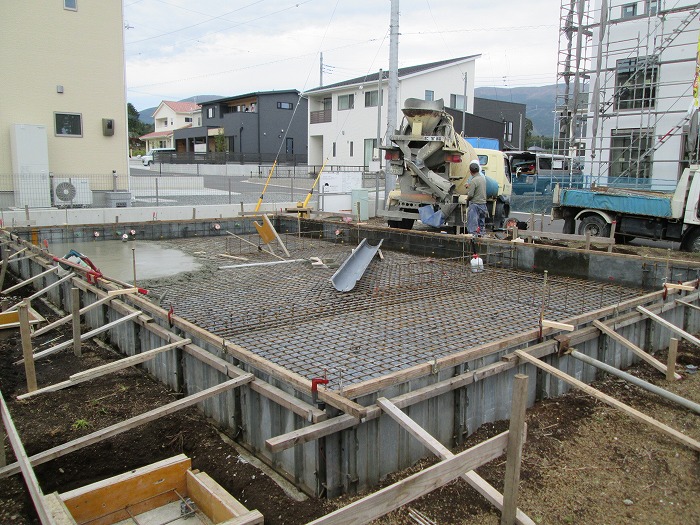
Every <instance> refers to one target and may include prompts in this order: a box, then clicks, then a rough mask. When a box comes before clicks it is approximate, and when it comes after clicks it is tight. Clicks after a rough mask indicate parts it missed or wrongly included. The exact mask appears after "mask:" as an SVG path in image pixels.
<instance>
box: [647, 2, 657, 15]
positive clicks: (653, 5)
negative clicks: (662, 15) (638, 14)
mask: <svg viewBox="0 0 700 525" xmlns="http://www.w3.org/2000/svg"><path fill="white" fill-rule="evenodd" d="M658 11H659V0H647V13H649V14H650V15H652V16H653V15H655V14H656V13H657V12H658Z"/></svg>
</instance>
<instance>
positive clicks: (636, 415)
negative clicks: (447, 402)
mask: <svg viewBox="0 0 700 525" xmlns="http://www.w3.org/2000/svg"><path fill="white" fill-rule="evenodd" d="M515 353H516V354H517V355H518V357H520V358H521V359H522V360H523V361H525V362H528V363H531V364H533V365H535V366H536V367H538V368H541V369H542V370H544V371H545V372H548V373H549V374H551V375H553V376H555V377H556V378H557V379H561V380H562V381H565V382H566V383H568V384H570V385H571V386H573V387H575V388H578V389H579V390H583V391H584V392H585V393H587V394H589V395H591V396H593V397H595V398H596V399H598V400H600V401H602V402H603V403H606V404H608V405H610V406H612V407H614V408H617V409H618V410H620V411H622V412H624V413H625V414H627V415H628V416H630V417H631V418H632V419H635V420H637V421H640V422H642V423H645V424H647V425H650V426H652V427H654V428H656V429H657V430H660V431H661V432H663V433H664V434H666V435H667V436H669V437H671V438H673V439H675V440H676V441H678V442H679V443H681V444H683V445H685V446H686V447H689V448H691V449H692V450H695V451H696V452H700V442H698V441H696V440H695V439H693V438H691V437H689V436H686V435H685V434H683V433H682V432H679V431H677V430H675V429H673V428H671V427H669V426H668V425H665V424H664V423H661V422H660V421H657V420H656V419H654V418H652V417H649V416H647V415H646V414H644V413H642V412H640V411H639V410H637V409H635V408H632V407H631V406H629V405H626V404H625V403H623V402H622V401H618V400H617V399H615V398H614V397H611V396H609V395H607V394H604V393H603V392H601V391H600V390H597V389H595V388H593V387H592V386H590V385H587V384H586V383H584V382H583V381H579V380H578V379H576V378H575V377H571V376H570V375H569V374H566V373H564V372H562V371H561V370H559V369H557V368H555V367H553V366H551V365H548V364H547V363H544V362H542V361H540V360H539V359H537V358H535V357H532V356H530V355H528V354H527V353H525V352H523V351H522V350H517V351H516V352H515Z"/></svg>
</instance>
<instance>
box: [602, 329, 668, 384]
mask: <svg viewBox="0 0 700 525" xmlns="http://www.w3.org/2000/svg"><path fill="white" fill-rule="evenodd" d="M593 326H595V327H596V328H597V329H598V330H600V331H601V332H602V333H604V334H605V335H607V336H608V337H610V339H612V340H613V341H615V342H617V343H620V344H621V345H622V346H624V347H625V348H627V349H628V350H631V351H632V352H633V353H634V354H635V355H636V356H638V357H639V358H641V359H643V360H644V361H646V362H647V363H649V364H650V365H651V366H653V367H654V368H656V369H657V370H658V371H660V372H661V373H663V374H666V371H667V367H666V365H665V364H663V363H662V362H661V361H659V360H658V359H656V358H654V357H653V356H650V355H649V354H647V353H646V352H645V351H644V350H642V349H641V348H639V347H638V346H637V345H635V344H634V343H633V342H632V341H629V340H627V339H625V338H624V337H622V336H621V335H620V334H618V333H617V332H616V331H615V330H613V329H612V328H610V327H609V326H607V325H606V324H603V323H602V322H600V321H597V320H596V321H593ZM676 379H681V376H680V374H676Z"/></svg>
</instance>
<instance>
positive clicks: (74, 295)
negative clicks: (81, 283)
mask: <svg viewBox="0 0 700 525" xmlns="http://www.w3.org/2000/svg"><path fill="white" fill-rule="evenodd" d="M70 291H71V303H72V304H73V312H72V315H71V317H72V321H73V354H74V355H75V356H77V357H80V356H82V355H83V350H82V348H81V346H82V345H81V343H82V341H81V340H80V289H79V288H71V289H70Z"/></svg>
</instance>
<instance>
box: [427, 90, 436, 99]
mask: <svg viewBox="0 0 700 525" xmlns="http://www.w3.org/2000/svg"><path fill="white" fill-rule="evenodd" d="M425 100H435V91H433V90H432V89H426V90H425Z"/></svg>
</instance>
